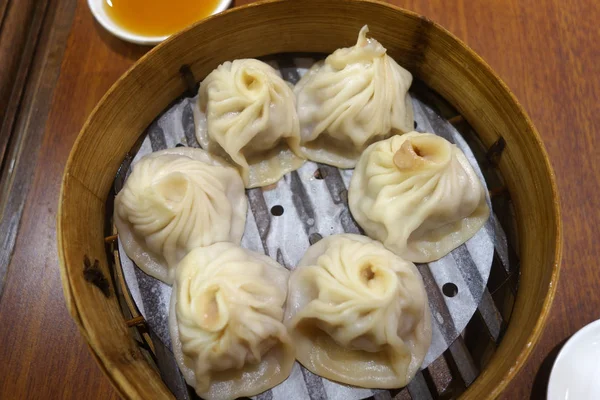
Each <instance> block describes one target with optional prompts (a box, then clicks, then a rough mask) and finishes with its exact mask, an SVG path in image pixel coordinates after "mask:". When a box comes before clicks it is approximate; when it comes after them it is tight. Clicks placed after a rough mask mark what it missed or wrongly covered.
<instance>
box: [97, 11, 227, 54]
mask: <svg viewBox="0 0 600 400" xmlns="http://www.w3.org/2000/svg"><path fill="white" fill-rule="evenodd" d="M105 1H106V0H88V6H89V7H90V10H91V11H92V14H93V15H94V18H96V21H98V23H99V24H100V25H102V27H104V29H106V30H107V31H109V32H110V33H112V34H113V35H115V36H117V37H119V38H121V39H123V40H126V41H128V42H132V43H137V44H143V45H155V44H158V43H160V42H162V41H163V40H165V39H166V38H168V37H169V36H144V35H137V34H135V33H131V32H129V31H127V30H125V29H123V28H121V27H120V26H119V25H117V24H116V23H115V22H114V21H113V20H112V19H111V18H110V16H109V15H108V14H107V13H106V10H105V8H104V2H105ZM198 1H202V0H198ZM230 3H231V0H220V1H219V4H218V5H217V8H216V9H215V11H213V13H212V14H213V15H214V14H218V13H220V12H221V11H225V10H226V9H227V7H229V4H230Z"/></svg>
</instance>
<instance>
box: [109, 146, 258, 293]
mask: <svg viewBox="0 0 600 400" xmlns="http://www.w3.org/2000/svg"><path fill="white" fill-rule="evenodd" d="M247 208H248V204H247V200H246V195H245V193H244V184H243V182H242V180H241V178H240V176H239V174H238V173H237V171H236V170H235V169H233V168H231V167H230V166H228V165H227V164H226V163H225V162H224V161H221V160H219V159H218V158H216V157H213V156H211V155H210V154H208V153H207V152H205V151H204V150H200V149H192V148H184V147H178V148H175V149H167V150H162V151H158V152H155V153H151V154H149V155H147V156H145V157H143V158H142V159H140V161H139V162H137V163H136V164H135V165H134V166H133V171H132V172H131V175H130V176H129V177H128V178H127V180H126V181H125V185H124V186H123V189H122V190H121V191H120V192H119V194H118V195H117V197H116V199H115V211H114V221H115V225H116V226H117V230H118V233H119V238H120V239H121V243H122V244H123V247H124V249H125V252H126V253H127V255H128V256H129V258H131V259H132V260H133V261H134V262H135V263H136V265H137V266H138V267H140V268H141V269H142V270H143V271H144V272H146V273H147V274H149V275H152V276H154V277H155V278H157V279H160V280H161V281H163V282H165V283H167V284H171V283H172V282H173V278H174V272H175V271H174V268H175V266H176V265H177V263H178V262H179V261H180V260H181V259H182V258H183V257H184V256H185V255H186V254H187V253H188V252H190V251H191V250H192V249H194V248H196V247H199V246H208V245H210V244H213V243H215V242H222V241H231V242H235V243H239V242H240V241H241V239H242V235H243V233H244V227H245V223H246V211H247Z"/></svg>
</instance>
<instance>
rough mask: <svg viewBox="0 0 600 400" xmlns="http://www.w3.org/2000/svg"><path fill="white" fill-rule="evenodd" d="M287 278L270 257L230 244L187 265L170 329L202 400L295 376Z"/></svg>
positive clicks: (176, 289)
mask: <svg viewBox="0 0 600 400" xmlns="http://www.w3.org/2000/svg"><path fill="white" fill-rule="evenodd" d="M288 277H289V271H288V270H287V269H285V268H284V267H283V266H281V265H280V264H278V263H277V262H276V261H274V260H272V259H271V258H269V257H267V256H265V255H263V254H257V253H254V252H252V251H250V250H246V249H243V248H241V247H239V246H236V245H234V244H231V243H217V244H213V245H212V246H209V247H204V248H198V249H195V250H193V251H192V252H190V253H189V254H188V255H187V256H186V257H185V258H184V259H183V260H182V261H181V263H180V264H179V266H178V267H177V273H176V279H175V283H174V286H173V292H172V295H171V304H170V307H171V309H170V312H169V329H170V333H171V340H172V344H173V353H174V355H175V359H176V360H177V363H178V365H179V368H180V369H181V372H182V374H183V376H184V378H185V380H186V382H187V383H188V384H189V385H190V386H193V387H194V388H195V389H196V392H197V393H198V395H199V396H200V397H202V398H204V399H207V400H225V399H236V398H238V397H242V396H253V395H256V394H258V393H261V392H264V391H265V390H268V389H270V388H272V387H274V386H276V385H278V384H279V383H281V382H282V381H283V380H285V379H286V378H287V377H288V376H289V374H290V372H291V370H292V366H293V365H294V361H295V354H294V346H293V344H292V340H291V338H290V336H289V335H288V332H287V329H286V328H285V326H284V324H283V306H284V303H285V300H286V295H287V280H288Z"/></svg>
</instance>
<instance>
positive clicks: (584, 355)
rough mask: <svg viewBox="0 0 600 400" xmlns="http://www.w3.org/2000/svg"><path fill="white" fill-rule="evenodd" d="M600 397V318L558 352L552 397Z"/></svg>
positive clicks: (578, 399) (550, 387)
mask: <svg viewBox="0 0 600 400" xmlns="http://www.w3.org/2000/svg"><path fill="white" fill-rule="evenodd" d="M588 399H589V400H598V399H600V320H598V321H594V322H592V323H590V324H588V325H586V326H585V327H583V328H582V329H581V330H579V331H578V332H577V333H575V334H574V335H573V336H572V337H571V338H570V339H569V340H568V341H567V343H566V344H565V346H564V347H563V348H562V349H561V351H560V353H558V357H557V358H556V361H555V362H554V366H553V367H552V373H551V374H550V382H549V384H548V400H588Z"/></svg>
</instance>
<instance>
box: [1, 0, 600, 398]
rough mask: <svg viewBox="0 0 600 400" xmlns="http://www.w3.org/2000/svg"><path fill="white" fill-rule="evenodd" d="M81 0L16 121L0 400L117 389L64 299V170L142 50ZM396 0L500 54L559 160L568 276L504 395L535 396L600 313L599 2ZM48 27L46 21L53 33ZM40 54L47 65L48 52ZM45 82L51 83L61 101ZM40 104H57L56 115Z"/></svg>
mask: <svg viewBox="0 0 600 400" xmlns="http://www.w3.org/2000/svg"><path fill="white" fill-rule="evenodd" d="M74 1H75V0H72V1H64V2H52V1H49V2H48V4H49V7H50V6H52V7H57V6H53V4H55V3H56V4H60V5H61V6H60V7H58V8H56V9H54V8H53V9H52V10H55V11H52V12H53V13H54V14H52V15H53V17H52V19H51V21H52V24H54V26H55V27H57V28H56V29H57V31H56V32H55V33H54V36H53V38H54V39H53V40H47V41H48V42H53V43H54V45H55V47H52V46H50V47H48V44H46V45H44V46H41V47H40V48H41V49H42V50H40V51H45V52H46V53H42V54H46V55H45V57H42V56H40V55H39V54H38V55H36V57H37V58H36V59H37V60H38V61H37V62H36V64H35V66H34V67H33V72H32V73H30V74H29V75H28V76H29V77H28V78H27V84H28V85H29V86H27V89H26V91H25V92H24V93H28V94H26V95H25V96H24V103H23V104H24V107H23V109H22V111H21V110H20V113H21V115H19V121H21V122H19V123H17V125H15V126H18V127H20V128H18V129H34V130H36V132H39V136H32V138H30V139H29V141H28V142H24V143H27V145H26V146H31V147H26V148H27V150H28V152H29V153H30V154H28V155H27V158H23V160H25V159H26V160H27V162H24V161H21V164H20V166H21V167H19V168H18V169H16V170H15V176H17V177H19V176H20V177H21V178H20V179H22V182H25V184H26V185H27V186H30V189H29V191H28V195H27V198H26V202H25V203H21V205H22V206H23V207H24V208H23V212H22V217H21V219H20V223H18V224H17V227H18V235H17V236H16V243H15V247H14V253H13V254H12V258H11V260H10V264H9V265H8V274H7V277H6V281H5V287H4V291H3V293H2V295H1V297H0V343H2V346H0V360H2V363H0V377H2V378H1V379H0V398H39V397H40V396H42V393H43V397H44V398H49V399H53V398H65V399H79V398H102V399H110V398H117V395H116V392H115V391H114V390H113V389H112V388H111V387H110V384H109V382H108V380H106V379H105V378H104V377H103V376H102V372H101V371H100V369H99V368H98V367H97V366H96V364H95V363H94V361H93V358H92V357H91V356H90V354H89V353H88V351H87V348H86V345H85V343H84V341H83V339H82V338H81V337H80V336H79V333H78V331H77V329H76V328H75V325H74V324H73V322H72V321H71V319H70V317H69V315H68V314H67V311H66V308H65V306H64V304H63V303H64V302H63V296H62V288H61V283H60V276H59V272H58V261H57V254H56V243H55V213H56V205H57V199H58V191H59V187H60V179H61V174H62V170H63V168H64V165H65V163H66V159H67V157H68V154H69V150H70V148H71V146H72V144H73V142H74V140H75V137H76V135H77V133H78V131H79V129H80V128H81V126H82V125H83V122H84V121H85V119H86V117H87V115H88V114H89V113H90V112H91V110H92V108H93V107H94V105H95V104H96V103H97V102H98V100H99V99H100V97H101V96H102V95H103V94H104V92H105V91H106V90H107V89H108V88H109V87H110V85H111V84H112V83H114V81H115V80H116V79H117V78H118V77H119V76H120V75H121V74H122V73H123V72H124V71H125V70H126V69H127V68H128V67H129V66H130V65H132V63H133V62H135V60H136V59H138V58H139V57H140V56H141V55H143V54H144V52H145V51H146V49H145V48H141V47H138V46H134V45H129V44H126V43H124V42H121V41H119V40H118V39H115V38H113V37H112V36H110V35H109V34H107V33H106V32H104V31H103V30H102V29H101V28H100V27H99V26H98V25H97V24H96V23H95V22H94V20H93V18H92V17H91V15H90V12H89V10H88V9H87V6H86V4H85V3H86V2H85V1H84V0H78V1H77V10H76V11H75V13H74V16H73V15H72V14H70V12H69V11H68V7H69V5H70V6H72V5H73V2H74ZM246 2H247V1H239V2H236V4H241V3H246ZM9 3H10V2H6V1H2V2H0V17H1V18H0V21H3V25H2V26H3V28H2V37H0V43H1V42H2V41H3V40H4V35H5V33H4V26H5V25H4V23H5V21H7V18H8V15H9V13H10V12H11V8H10V4H9ZM24 3H26V4H30V3H28V2H24ZM394 3H395V4H397V5H400V6H402V7H405V8H408V9H411V10H414V11H416V12H418V13H421V14H424V15H426V16H427V17H429V18H431V19H433V20H434V21H436V22H439V23H440V24H442V25H443V26H444V27H446V28H448V29H449V30H450V31H451V32H453V33H454V34H455V35H457V36H458V37H460V38H461V39H463V40H464V41H466V42H467V43H468V44H469V45H470V46H471V47H472V48H473V49H474V50H475V51H477V52H478V53H479V54H480V55H481V56H482V57H483V58H484V59H485V60H486V61H487V62H488V63H489V64H490V65H491V66H492V68H493V69H494V70H495V71H496V72H497V73H498V74H499V75H500V76H501V77H502V78H503V79H504V80H505V82H506V83H507V84H508V86H509V87H510V88H511V90H512V91H513V93H515V95H516V97H517V98H518V99H519V101H520V102H521V103H522V104H523V106H524V107H525V109H526V110H527V111H528V113H529V115H530V116H531V117H532V119H533V121H534V123H535V125H536V127H537V128H538V130H539V132H540V134H541V135H542V138H543V140H544V142H545V145H546V147H547V149H548V152H549V155H550V158H551V161H552V163H553V165H554V168H555V172H556V177H557V181H558V186H559V190H560V195H561V202H562V210H563V219H564V232H565V235H564V236H565V246H564V255H563V269H562V274H561V279H560V282H559V288H558V292H557V295H556V299H555V301H554V304H553V307H552V311H551V314H550V318H549V320H548V325H547V327H546V330H545V332H544V334H543V336H542V339H541V341H540V342H539V344H538V346H537V347H536V349H535V350H534V352H533V354H532V356H531V358H530V359H529V361H528V363H527V364H526V366H525V367H524V368H523V369H522V370H521V372H520V373H519V374H518V376H517V378H516V379H515V380H514V381H513V382H512V383H511V384H510V386H509V388H508V389H507V390H506V392H505V393H504V397H505V398H507V399H522V398H529V397H530V396H531V397H533V398H539V397H540V396H542V395H543V392H544V391H545V384H546V383H545V379H547V370H548V368H549V367H551V365H552V361H553V357H555V356H556V351H553V350H554V349H555V347H557V346H559V345H560V344H561V343H562V342H563V341H564V340H565V339H566V338H568V337H569V336H570V335H572V334H573V333H574V332H575V331H576V330H578V329H579V328H581V327H582V326H583V325H585V324H586V323H588V322H590V321H592V320H595V319H598V318H600V312H598V310H599V309H600V296H597V295H596V294H595V292H596V287H597V285H598V283H599V282H600V268H598V266H597V265H596V264H597V260H598V259H600V246H597V245H596V238H597V237H599V236H600V228H599V226H600V199H599V198H598V197H597V196H596V192H597V190H598V189H597V188H598V187H600V165H599V163H598V160H600V150H598V148H599V147H598V146H599V145H600V143H599V141H600V134H599V133H598V132H599V131H600V109H599V108H600V105H599V104H600V101H599V100H600V81H599V80H598V79H597V76H598V75H599V73H600V47H599V46H598V43H597V41H598V38H599V37H600V28H599V27H598V25H597V21H598V19H599V18H600V8H599V7H597V6H596V5H595V1H594V0H579V1H577V0H563V1H558V0H543V1H539V2H533V1H520V0H489V1H485V2H483V1H481V2H472V1H466V0H453V1H444V0H435V1H425V0H410V1H408V0H407V1H400V0H396V1H394ZM6 4H9V5H8V7H5V6H6ZM61 7H62V8H61ZM5 10H6V12H5ZM59 15H60V16H61V17H59ZM71 20H72V21H73V23H72V31H71V35H70V36H69V38H68V43H67V47H66V51H65V52H64V55H63V54H62V50H60V44H59V43H56V42H57V41H60V40H62V41H63V42H64V41H65V40H66V35H65V34H64V31H65V30H67V29H69V26H70V25H71V22H70V21H71ZM28 23H29V24H30V23H31V19H30V20H29V22H28ZM49 28H51V27H45V28H44V32H47V33H48V34H49V35H50V34H51V32H52V29H49ZM61 32H62V33H61ZM42 37H43V36H42ZM0 47H1V46H0ZM63 48H64V43H63ZM43 49H46V50H43ZM48 49H54V50H48ZM53 57H54V58H53ZM56 58H58V62H60V60H62V69H61V71H60V77H59V78H58V80H57V81H56V82H54V81H52V80H51V79H50V80H48V81H46V82H40V80H42V81H44V79H46V78H44V77H45V75H43V74H42V73H41V72H40V71H43V70H44V67H43V65H50V66H52V65H54V64H52V63H53V62H54V63H56V62H57V60H56ZM2 59H3V60H4V58H2ZM44 59H45V60H50V61H51V62H50V61H47V62H50V64H44V63H43V61H40V60H44ZM36 71H38V72H36ZM0 76H1V73H0ZM36 80H37V81H36ZM32 82H34V83H32ZM35 82H37V83H35ZM45 84H47V86H44V85H45ZM0 85H1V81H0ZM36 87H37V88H43V90H41V89H35V88H36ZM49 93H50V95H51V94H52V93H54V94H53V98H52V100H51V98H50V95H49ZM0 98H1V97H0ZM34 105H36V106H34ZM38 107H40V108H38ZM44 107H47V109H48V110H50V115H49V117H48V118H47V119H46V117H45V114H44V112H43V111H44ZM0 108H3V107H0ZM39 110H41V111H42V112H39ZM46 114H47V113H46ZM33 138H37V139H35V140H34V139H33ZM0 140H1V139H0ZM36 141H37V146H36V143H35V142H36ZM7 143H8V142H7ZM7 148H8V147H7ZM22 157H24V156H22ZM24 166H26V167H27V168H23V167H24ZM12 190H16V189H14V188H13V189H12ZM2 235H4V232H3V231H0V238H2V237H3V236H2ZM540 367H541V368H540Z"/></svg>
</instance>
